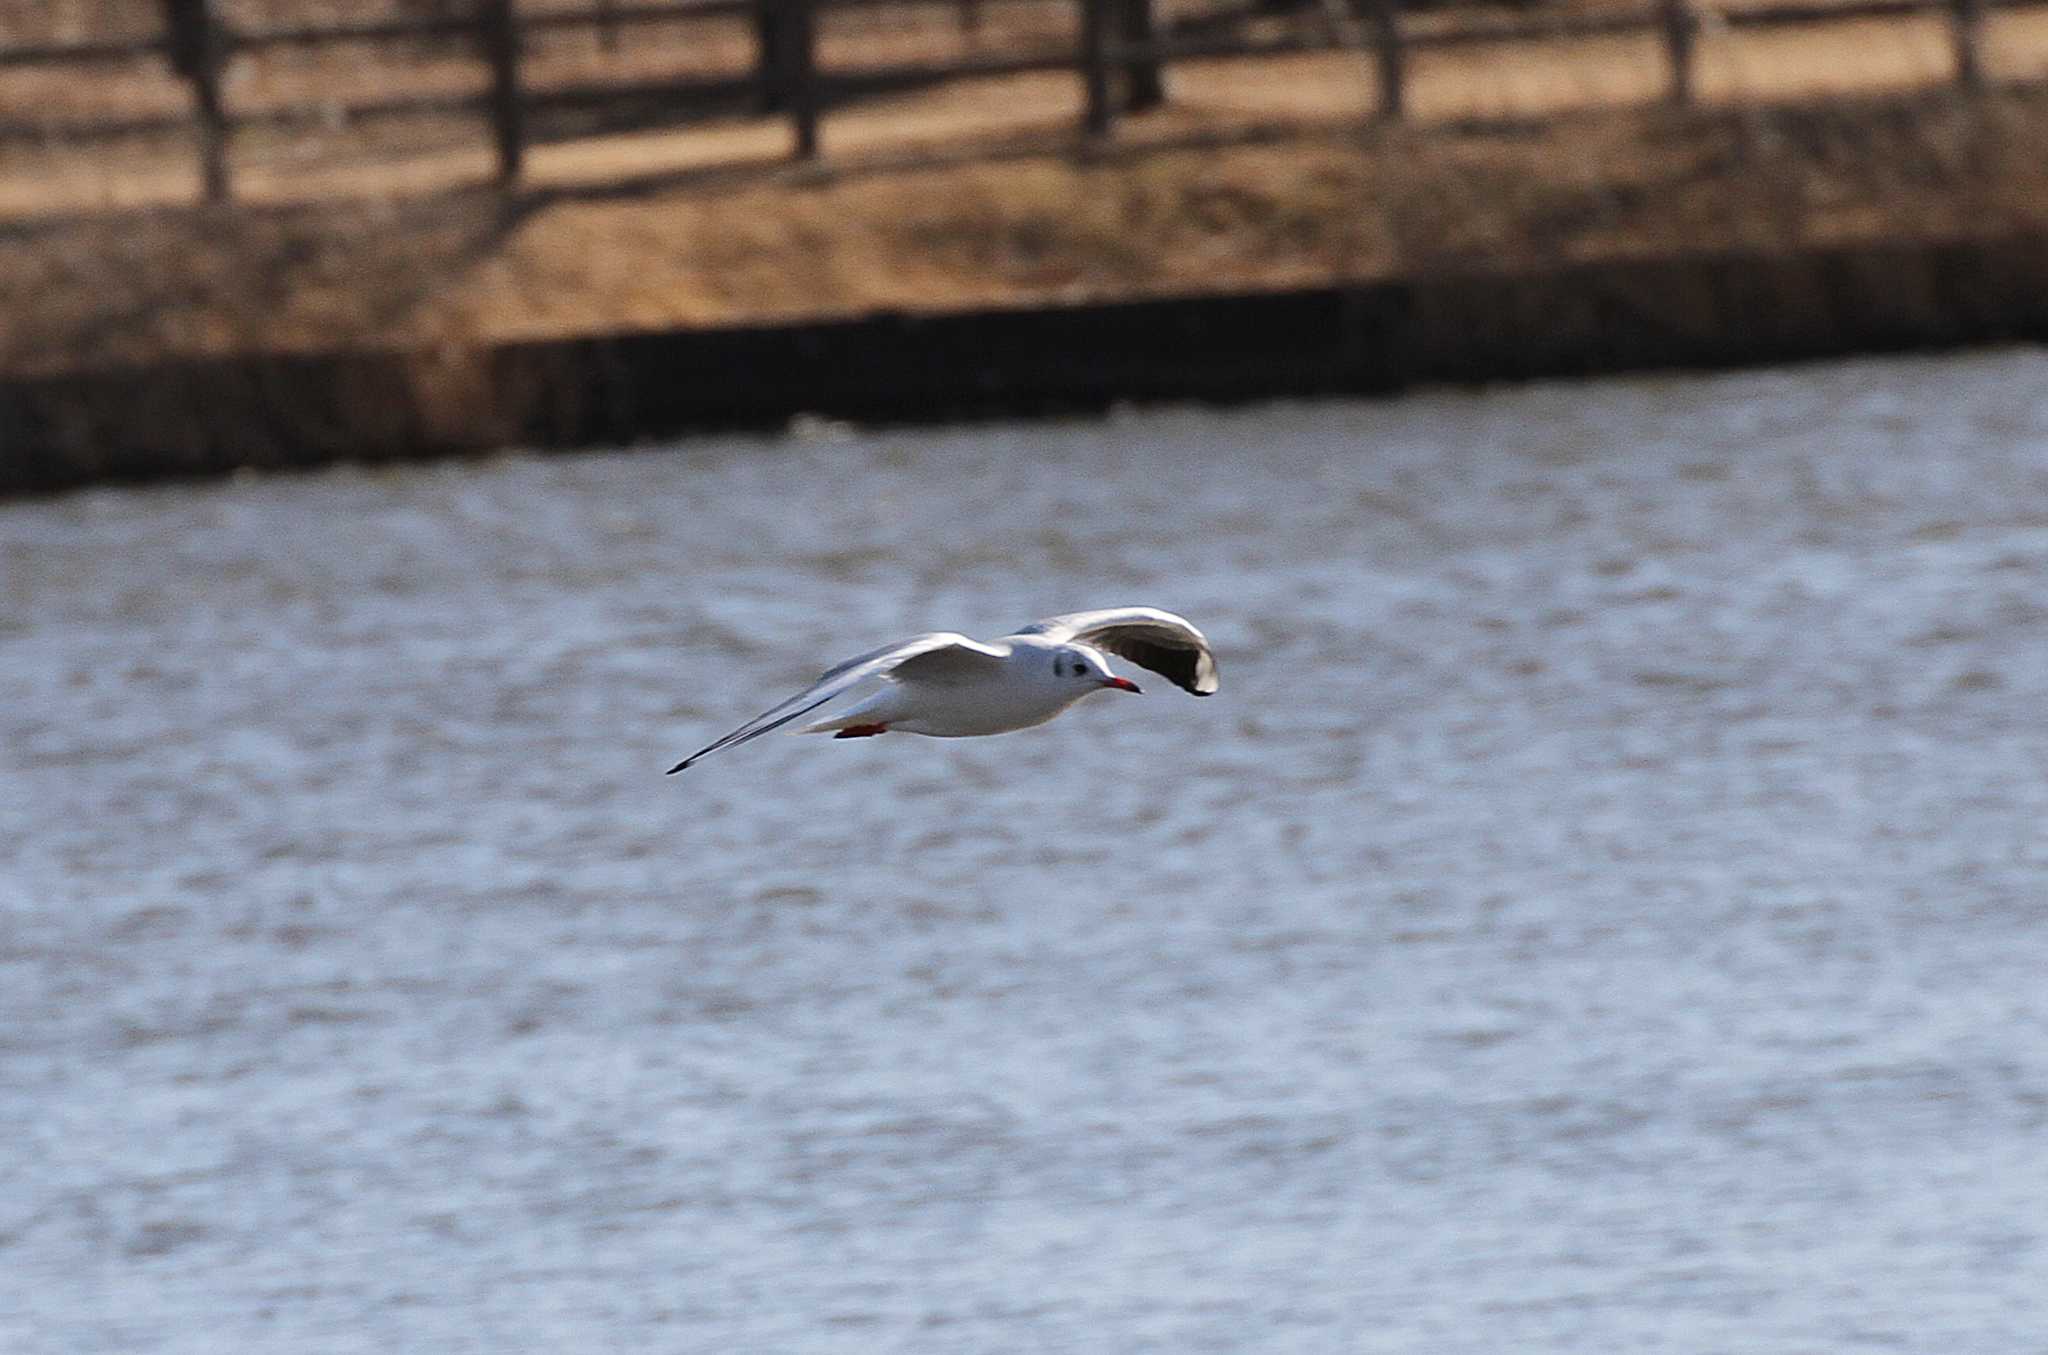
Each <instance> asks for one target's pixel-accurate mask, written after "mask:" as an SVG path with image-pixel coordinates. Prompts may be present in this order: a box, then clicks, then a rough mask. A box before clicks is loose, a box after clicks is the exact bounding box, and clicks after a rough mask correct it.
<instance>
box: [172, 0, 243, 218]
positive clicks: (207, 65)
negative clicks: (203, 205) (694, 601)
mask: <svg viewBox="0 0 2048 1355" xmlns="http://www.w3.org/2000/svg"><path fill="white" fill-rule="evenodd" d="M231 44H232V39H231V38H230V36H229V34H228V32H227V29H226V28H224V27H223V26H222V25H221V22H220V17H219V16H218V15H216V14H215V13H214V12H213V4H212V0H164V46H165V50H166V51H167V53H168V54H169V56H170V60H171V69H172V70H173V71H176V72H177V73H178V75H179V76H180V77H181V78H182V79H184V80H186V81H188V82H190V83H191V86H192V112H193V118H194V121H195V122H196V123H197V125H198V129H199V177H200V181H201V185H202V187H201V191H202V193H203V194H204V195H205V198H206V201H208V202H226V201H227V200H228V195H229V185H228V134H229V132H230V131H231V130H232V129H231V128H230V126H229V124H228V116H227V109H226V107H225V106H224V105H223V104H222V102H221V96H220V75H221V67H222V66H224V65H226V64H227V57H228V51H229V48H230V46H231Z"/></svg>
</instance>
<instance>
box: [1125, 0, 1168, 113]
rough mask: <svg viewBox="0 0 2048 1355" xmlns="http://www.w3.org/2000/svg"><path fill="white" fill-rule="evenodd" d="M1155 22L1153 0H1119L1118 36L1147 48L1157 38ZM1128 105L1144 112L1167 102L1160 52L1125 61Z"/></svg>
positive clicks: (1131, 44) (1141, 47)
mask: <svg viewBox="0 0 2048 1355" xmlns="http://www.w3.org/2000/svg"><path fill="white" fill-rule="evenodd" d="M1157 31H1158V30H1157V27H1156V25H1154V23H1153V22H1152V0H1119V4H1118V5H1117V36H1118V37H1119V38H1120V39H1121V40H1122V42H1124V43H1125V44H1128V45H1129V46H1131V47H1135V48H1138V49H1139V50H1141V51H1142V50H1143V49H1145V48H1147V47H1150V46H1151V45H1152V44H1153V43H1154V42H1155V41H1157ZM1123 67H1124V108H1125V109H1126V110H1127V111H1128V112H1132V113H1140V112H1143V111H1144V110H1145V109H1148V108H1157V107H1159V105H1161V104H1163V103H1165V102H1166V80H1165V77H1164V76H1163V75H1162V74H1161V73H1160V63H1159V58H1158V57H1157V56H1156V55H1146V56H1139V57H1133V58H1130V59H1128V60H1126V61H1125V62H1124V63H1123Z"/></svg>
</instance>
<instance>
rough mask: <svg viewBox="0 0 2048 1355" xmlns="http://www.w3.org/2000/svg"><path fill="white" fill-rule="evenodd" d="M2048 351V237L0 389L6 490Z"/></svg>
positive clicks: (213, 363) (679, 334) (246, 362)
mask: <svg viewBox="0 0 2048 1355" xmlns="http://www.w3.org/2000/svg"><path fill="white" fill-rule="evenodd" d="M2043 340H2048V235H2044V234H2028V235H2024V236H2005V237H1997V238H1990V239H1983V240H1970V241H1952V242H1938V243H1908V244H1882V245H1860V246H1853V247H1843V248H1839V249H1817V250H1808V251H1803V252H1797V253H1792V252H1779V253H1763V252H1758V253H1736V254H1722V255H1712V256H1690V257H1684V258H1672V259H1662V260H1644V261H1628V262H1600V263H1592V264H1575V265H1567V266H1562V267H1558V268H1555V269H1551V270H1547V271H1540V272H1525V273H1518V274H1512V275H1479V274H1472V275H1464V276H1441V277H1431V278H1426V279H1416V280H1410V281H1399V282H1385V283H1372V284H1362V285H1357V286H1327V287H1316V288H1309V289H1303V290H1295V291H1284V292H1262V293H1252V294H1240V295H1216V296H1200V297H1182V298H1168V299H1154V300H1143V301H1128V302H1102V303H1091V304H1087V305H1077V306H1059V307H1048V308H1040V309H1012V310H986V311H974V312H962V313H948V314H942V315H915V314H899V313H887V314H877V315H871V316H866V317H862V318H858V319H850V320H831V321H820V322H811V323H802V324H788V325H766V326H757V327H747V328H729V329H705V330H683V331H672V332H665V333H642V334H629V335H617V336H612V337H605V338H590V339H565V340H557V341H544V342H531V343H513V344H505V345H500V346H495V347H478V348H456V349H440V350H432V351H416V352H409V351H400V352H352V353H351V352H342V353H333V354H324V355H323V354H316V355H303V356H252V357H245V358H222V359H208V360H203V361H175V362H164V363H159V364H153V365H148V366H141V367H132V368H127V369H109V370H104V371H95V372H89V373H80V374H73V375H64V376H56V377H41V378H33V379H14V380H9V379H5V378H0V493H23V492H36V491H47V490H54V489H61V488H65V487H68V486H73V485H79V484H86V483H92V482H100V481H109V480H139V479H149V478H156V477H163V476H182V475H194V474H209V473H219V472H223V471H228V470H232V469H236V468H239V467H245V466H253V467H285V466H308V465H317V464H323V463H328V462H334V461H348V460H356V461H371V460H391V459H402V458H414V457H424V456H434V455H446V454H456V453H463V452H477V451H484V450H489V449H494V448H499V447H504V446H519V445H524V446H533V447H550V448H565V447H578V446H592V445H604V444H617V443H628V442H633V441H638V440H645V439H651V438H664V437H673V436H676V435H679V434H685V433H690V432H697V431H704V430H709V429H716V428H730V427H748V426H753V427H760V426H773V425H776V424H779V423H781V422H783V421H785V420H787V419H788V418H790V417H791V416H793V415H797V414H805V413H812V414H820V415H826V416H833V417H843V418H851V419H861V420H876V421H892V420H932V419H944V418H971V417H985V416H991V415H1001V414H1029V413H1036V412H1043V411H1053V410H1076V409H1088V408H1099V407H1102V406H1104V405H1107V404H1109V403H1112V402H1115V401H1119V400H1171V399H1193V400H1241V399H1252V398H1258V397H1263V396H1286V395H1314V394H1341V393H1379V392H1389V391H1394V390H1399V389H1401V388H1403V387H1406V386H1409V385H1413V384H1416V383H1420V382H1468V381H1492V380H1518V379H1524V378H1530V377H1539V376H1575V375H1586V374H1592V373H1601V372H1621V371H1631V370H1645V369H1655V368H1666V369H1683V368H1716V367H1730V366H1738V365H1753V364H1762V363H1774V362H1784V361H1791V360H1797V359H1802V358H1817V357H1826V356H1834V355H1842V354H1849V353H1859V352H1885V351H1899V350H1905V349H1914V348H1933V347H1947V346H1957V345H1965V344H1980V343H1996V342H2011V341H2034V342H2039V341H2043Z"/></svg>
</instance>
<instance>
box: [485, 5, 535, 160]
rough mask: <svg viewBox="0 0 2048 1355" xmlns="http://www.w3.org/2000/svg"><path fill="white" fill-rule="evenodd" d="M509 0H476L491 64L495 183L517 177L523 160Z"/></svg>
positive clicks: (515, 28) (515, 20) (515, 24)
mask: <svg viewBox="0 0 2048 1355" xmlns="http://www.w3.org/2000/svg"><path fill="white" fill-rule="evenodd" d="M512 6H513V0H477V7H476V22H477V30H478V37H479V38H480V39H481V42H480V43H479V44H478V45H479V46H480V47H482V49H483V53H484V59H485V60H486V61H488V62H490V63H491V131H492V134H493V136H494V137H495V139H496V141H497V144H498V182H499V183H500V184H502V185H504V186H506V187H508V188H509V187H510V186H511V185H512V184H514V183H516V182H518V180H519V170H520V167H521V166H522V165H523V164H524V163H525V160H526V116H525V113H526V110H525V108H524V106H523V105H522V104H521V103H520V99H519V16H518V15H517V14H516V13H514V12H513V8H512Z"/></svg>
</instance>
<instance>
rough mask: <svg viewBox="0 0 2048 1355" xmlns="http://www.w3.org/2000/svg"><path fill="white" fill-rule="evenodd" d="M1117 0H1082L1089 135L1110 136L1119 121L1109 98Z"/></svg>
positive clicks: (1083, 120)
mask: <svg viewBox="0 0 2048 1355" xmlns="http://www.w3.org/2000/svg"><path fill="white" fill-rule="evenodd" d="M1113 3H1115V0H1081V88H1082V90H1083V93H1084V96H1085V98H1086V99H1087V108H1086V109H1085V110H1084V111H1083V113H1082V114H1081V127H1082V130H1084V131H1086V132H1087V134H1088V135H1089V136H1108V135H1109V133H1110V129H1111V127H1113V126H1114V125H1115V122H1116V110H1115V109H1114V108H1112V107H1111V106H1110V101H1109V20H1110V13H1109V7H1110V6H1111V5H1112V4H1113Z"/></svg>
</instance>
